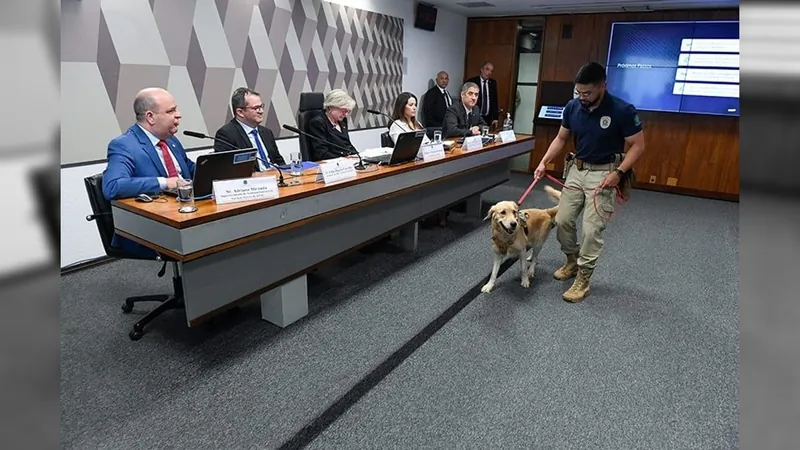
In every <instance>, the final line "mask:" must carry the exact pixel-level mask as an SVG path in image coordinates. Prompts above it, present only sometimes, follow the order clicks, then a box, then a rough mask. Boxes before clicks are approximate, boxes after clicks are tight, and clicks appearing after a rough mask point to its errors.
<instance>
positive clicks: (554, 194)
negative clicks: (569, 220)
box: [544, 186, 561, 203]
mask: <svg viewBox="0 0 800 450" xmlns="http://www.w3.org/2000/svg"><path fill="white" fill-rule="evenodd" d="M544 191H545V192H547V196H548V197H550V200H552V201H553V202H555V203H558V202H560V201H561V191H557V190H555V188H553V187H550V186H545V187H544Z"/></svg>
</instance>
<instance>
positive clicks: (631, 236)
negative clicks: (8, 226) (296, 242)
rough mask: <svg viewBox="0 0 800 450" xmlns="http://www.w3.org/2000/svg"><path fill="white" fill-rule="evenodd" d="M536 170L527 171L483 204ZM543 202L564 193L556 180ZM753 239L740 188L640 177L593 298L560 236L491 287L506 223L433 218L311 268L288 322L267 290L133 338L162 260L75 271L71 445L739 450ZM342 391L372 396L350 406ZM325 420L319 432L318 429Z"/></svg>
mask: <svg viewBox="0 0 800 450" xmlns="http://www.w3.org/2000/svg"><path fill="white" fill-rule="evenodd" d="M529 180H530V179H529V178H528V177H521V176H520V177H518V176H514V177H513V178H512V180H511V181H510V182H509V183H507V184H505V185H502V186H499V187H497V188H495V189H493V190H492V191H489V192H487V193H486V194H485V195H484V202H485V206H488V204H489V203H493V202H494V201H497V200H515V199H517V198H518V197H519V195H520V194H521V193H522V191H523V190H524V188H525V187H527V183H528V181H529ZM526 203H528V204H530V205H537V206H545V205H549V204H550V202H549V200H547V199H546V196H545V195H544V193H543V192H542V191H541V189H536V190H535V191H534V192H533V193H532V194H531V196H530V197H529V199H528V200H527V202H526ZM738 233H739V230H738V204H735V203H727V202H717V201H711V200H705V199H696V198H690V197H681V196H675V195H669V194H660V193H653V192H646V191H635V192H634V197H633V200H632V202H631V203H629V204H627V205H625V206H624V207H623V208H622V209H621V210H620V212H619V213H618V215H617V216H615V217H614V218H613V219H612V224H611V225H610V227H609V229H608V230H607V234H606V237H607V239H606V247H605V250H604V253H603V255H602V259H601V262H600V264H599V266H598V269H597V270H596V272H595V275H594V278H593V285H592V287H593V292H592V295H591V296H590V297H589V298H588V299H587V300H586V301H584V302H583V303H581V304H577V305H572V304H568V303H565V302H563V301H562V300H561V298H560V295H561V293H562V292H563V291H564V290H565V289H567V288H568V287H569V284H568V283H563V282H559V281H556V280H554V279H553V278H552V272H553V271H554V270H555V269H556V268H557V267H558V266H559V265H560V264H561V262H562V258H563V255H562V254H561V253H560V251H559V249H558V243H557V241H556V240H555V235H553V236H552V237H551V239H550V241H549V242H548V244H547V245H546V246H545V248H544V250H543V251H542V253H541V255H540V262H539V264H538V266H537V274H536V277H535V278H534V280H533V283H532V285H531V287H530V288H529V289H527V290H525V289H523V288H522V287H521V286H520V285H519V269H518V265H515V266H513V267H511V268H510V269H509V270H508V271H507V272H505V273H504V274H503V275H502V276H501V277H500V278H499V280H498V284H497V286H496V287H495V290H494V291H493V292H492V293H490V294H488V295H486V294H479V295H478V294H477V288H478V287H479V286H480V284H482V283H483V282H484V281H485V279H486V278H487V276H488V273H489V270H490V268H491V250H490V248H489V245H490V240H489V234H488V227H487V224H486V223H485V222H482V221H481V220H479V219H475V218H469V217H465V216H462V215H460V214H453V215H452V216H451V221H450V224H449V226H448V228H445V229H440V228H433V229H426V230H422V231H421V234H420V248H419V250H418V251H417V252H416V253H403V252H400V251H398V250H395V249H394V247H392V246H391V245H390V244H388V243H387V244H381V245H379V246H377V248H374V249H372V251H369V252H358V253H354V254H352V255H349V256H348V257H346V258H344V259H342V260H340V261H338V262H336V263H334V264H332V265H330V266H328V267H325V268H324V269H322V270H320V271H319V272H317V273H315V274H313V275H311V276H310V277H309V284H310V286H309V297H310V305H309V306H310V314H309V316H308V317H306V318H304V319H303V320H301V321H300V322H297V323H295V324H293V325H292V326H290V327H289V328H286V329H280V328H278V327H275V326H273V325H271V324H269V323H268V322H265V321H262V320H261V319H260V314H259V308H258V305H257V304H253V305H246V306H243V307H241V308H239V309H237V310H234V311H232V312H231V313H229V314H226V315H224V316H221V317H219V318H218V319H216V320H214V321H212V322H211V323H208V324H204V325H203V326H201V327H198V328H192V329H188V328H186V326H185V319H184V318H183V317H182V316H181V314H180V312H178V311H176V312H172V313H167V314H166V315H164V316H162V317H161V318H159V319H157V320H156V321H155V322H153V324H151V325H150V327H149V328H148V331H147V334H146V335H145V337H144V338H143V339H142V340H141V341H138V342H132V341H130V340H129V339H128V336H127V333H128V331H129V329H130V326H131V325H132V323H133V321H134V320H135V315H136V314H139V313H142V312H143V311H137V310H135V311H134V313H133V314H131V315H125V314H122V313H121V311H120V305H121V303H122V299H123V298H124V297H126V296H129V295H139V294H146V293H158V292H162V291H167V290H168V289H169V284H170V281H169V279H168V277H165V278H164V279H158V278H155V272H156V271H157V270H158V266H157V265H155V264H152V263H143V262H131V261H119V262H114V263H110V264H107V265H103V266H99V267H95V268H92V269H89V270H86V271H82V272H78V273H75V274H71V275H67V276H65V277H63V278H62V289H61V327H62V330H61V331H62V335H61V357H62V359H61V361H62V363H61V408H62V414H61V427H62V431H61V443H62V448H75V449H84V448H115V449H119V448H124V449H131V448H165V447H169V448H192V449H199V448H215V447H216V446H222V447H224V448H277V447H280V446H281V445H282V444H283V443H285V442H287V441H289V440H291V439H293V438H297V436H298V433H299V435H300V436H308V435H312V437H316V439H313V441H312V442H311V443H310V447H312V448H423V447H436V448H715V449H719V448H736V447H738V442H739V441H738V416H737V410H738V398H739V392H738V381H739V376H738V373H739V372H738V358H739V344H738V296H739V293H738ZM458 302H461V303H462V304H464V305H466V306H465V307H464V309H463V310H461V311H460V312H458V313H457V314H455V316H454V317H453V318H452V320H449V321H446V323H445V322H442V320H441V317H440V316H441V315H442V314H443V313H446V311H449V309H448V308H451V307H452V306H453V305H454V304H456V303H458ZM437 320H438V321H439V322H442V323H440V325H441V326H442V327H441V329H439V330H438V331H437V332H436V333H435V334H433V335H432V337H430V339H429V340H427V341H426V342H423V343H421V344H420V345H419V346H418V348H416V347H414V351H413V352H410V355H406V356H408V357H407V359H404V360H402V359H401V360H400V361H398V363H397V364H398V365H397V367H396V368H393V370H391V371H388V372H387V373H384V374H382V376H385V378H381V380H380V382H377V383H376V384H375V386H374V388H372V389H367V390H366V391H365V392H361V394H363V395H357V396H353V395H352V394H353V392H354V390H358V389H363V380H365V379H366V378H369V377H370V376H374V374H375V371H376V368H379V367H383V366H384V365H385V363H386V361H387V360H392V359H395V360H397V358H398V356H397V355H396V354H395V352H396V351H398V349H401V348H404V346H407V344H408V343H409V342H412V341H413V340H415V339H417V340H419V333H420V332H424V330H426V329H429V328H430V324H431V323H435V322H436V321H437ZM426 327H428V328H426ZM404 357H405V356H404ZM359 386H361V388H359ZM348 395H350V397H347V396H348ZM343 396H345V397H346V398H354V399H355V401H354V402H353V404H352V405H351V404H347V405H346V407H344V408H341V405H342V402H341V401H340V400H341V399H342V397H343ZM332 405H334V406H336V405H339V407H338V409H336V408H334V409H336V411H333V412H332V411H331V410H330V409H329V408H331V407H332ZM340 415H341V416H340ZM320 417H327V418H328V419H330V420H329V423H330V426H328V427H327V428H324V429H321V430H316V431H318V432H319V435H318V436H317V435H316V432H315V431H309V430H308V429H305V430H304V428H305V427H307V426H309V424H313V423H319V418H320ZM315 420H317V422H315ZM298 441H299V442H302V441H303V439H298V440H295V441H294V442H298Z"/></svg>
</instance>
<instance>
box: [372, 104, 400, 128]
mask: <svg viewBox="0 0 800 450" xmlns="http://www.w3.org/2000/svg"><path fill="white" fill-rule="evenodd" d="M367 112H368V113H370V114H375V115H378V116H383V117H386V118H387V119H389V124H388V125H386V128H391V127H392V124H393V123H394V119H392V116H390V115H388V114H386V113H383V112H380V111H378V110H377V109H368V110H367Z"/></svg>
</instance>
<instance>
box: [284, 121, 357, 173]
mask: <svg viewBox="0 0 800 450" xmlns="http://www.w3.org/2000/svg"><path fill="white" fill-rule="evenodd" d="M283 128H284V129H286V130H289V131H291V132H292V133H297V134H302V135H303V136H308V137H310V138H311V139H314V140H315V141H319V142H322V143H323V144H326V145H330V146H331V147H334V148H337V149H340V150H342V152H341V153H339V154H340V155H342V156H345V157H346V156H347V154H348V153H350V152H351V151H352V152H355V154H356V156H358V164H354V165H353V167H355V168H356V170H366V168H367V166H365V165H364V161H362V160H361V154H360V153H359V152H358V150H356V149H355V147H353V148H345V147H342V146H341V145H336V144H334V143H333V142H328V141H326V140H325V139H322V138H318V137H316V136H314V135H313V134H309V133H306V132H305V131H301V130H300V129H298V128H295V127H293V126H291V125H286V124H283Z"/></svg>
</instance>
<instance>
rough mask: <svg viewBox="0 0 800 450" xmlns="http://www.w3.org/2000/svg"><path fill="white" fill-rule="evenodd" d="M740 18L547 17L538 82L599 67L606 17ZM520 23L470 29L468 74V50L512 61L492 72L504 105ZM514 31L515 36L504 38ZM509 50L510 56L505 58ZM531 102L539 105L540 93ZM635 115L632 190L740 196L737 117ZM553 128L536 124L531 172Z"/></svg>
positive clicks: (691, 14)
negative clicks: (641, 135) (638, 137)
mask: <svg viewBox="0 0 800 450" xmlns="http://www.w3.org/2000/svg"><path fill="white" fill-rule="evenodd" d="M738 18H739V10H738V9H726V10H694V11H692V10H688V11H664V12H650V13H614V14H576V15H554V16H547V17H546V22H545V30H544V41H543V43H542V44H543V45H542V59H541V61H542V62H541V68H540V73H539V80H540V82H541V81H572V80H573V79H574V77H575V73H576V72H577V71H578V69H579V68H580V67H581V65H583V64H585V63H586V62H588V61H597V62H600V63H601V64H605V60H606V55H607V52H608V41H609V37H610V34H611V23H612V22H618V21H619V22H621V21H668V20H725V19H738ZM518 20H519V18H501V19H472V20H470V22H469V26H468V34H467V36H468V37H467V58H466V59H467V65H466V66H465V68H466V69H467V70H466V72H465V73H466V74H469V73H473V72H475V73H476V72H477V68H476V67H474V66H475V64H477V65H479V64H480V62H472V61H474V59H475V58H476V57H477V56H473V55H472V53H473V51H475V53H478V54H480V55H481V56H483V55H490V56H491V58H490V59H491V60H495V59H497V60H500V57H502V58H504V59H503V61H505V58H509V59H510V60H511V61H513V63H512V64H511V65H510V67H509V65H508V64H506V65H505V66H504V67H502V68H501V67H499V66H498V64H495V71H494V76H495V77H496V78H497V79H498V86H502V87H503V90H504V91H507V92H508V94H507V95H508V98H506V99H505V104H506V105H509V104H512V103H511V99H513V86H514V85H515V84H516V70H517V68H516V59H517V58H516V51H517V50H516V33H517V27H516V23H517V21H518ZM564 25H571V26H572V37H571V38H570V39H562V37H561V35H562V34H561V32H562V29H563V27H564ZM512 33H513V36H510V35H511V34H512ZM501 39H502V41H501ZM490 41H491V42H492V43H491V44H490ZM490 46H493V47H492V48H493V51H492V52H489V51H488V50H489V47H490ZM509 49H512V50H509ZM509 51H510V52H511V56H510V57H509V56H507V54H508V52H509ZM478 59H480V58H478ZM470 64H472V65H470ZM506 70H508V71H509V74H508V75H505V76H506V77H507V78H508V81H505V80H503V81H502V82H501V80H500V78H499V77H500V76H501V73H502V72H503V71H506ZM505 83H508V84H507V85H506V84H505ZM505 86H508V87H507V88H505ZM500 97H502V95H500ZM520 107H524V105H520ZM536 107H537V108H538V98H537V105H536ZM504 109H506V108H504ZM640 116H641V118H642V121H643V122H644V130H645V131H644V132H645V136H646V147H647V148H646V150H645V154H644V155H643V156H642V157H641V158H640V159H639V161H638V162H637V163H636V165H635V167H634V168H635V170H636V173H637V175H638V181H639V182H638V183H637V186H636V187H638V188H644V189H654V190H661V191H667V192H676V193H684V194H690V195H699V196H704V197H711V198H724V199H731V200H735V199H738V197H739V119H738V118H733V117H718V116H703V115H688V114H686V115H684V114H674V113H655V112H646V111H644V112H641V113H640ZM557 133H558V125H537V126H536V127H535V131H534V134H535V135H536V143H535V146H534V149H533V151H532V153H531V158H530V164H531V167H530V170H531V171H533V169H534V168H535V167H536V165H538V163H539V160H541V158H542V156H543V155H544V153H545V152H546V151H547V147H548V146H549V145H550V142H552V140H553V138H554V137H555V135H556V134H557ZM569 150H570V151H571V150H572V144H569ZM563 166H564V161H563V159H559V160H558V161H556V162H554V163H553V164H551V166H550V167H548V169H549V170H551V171H552V173H553V174H554V175H557V176H559V177H560V176H561V174H562V171H563ZM651 178H653V179H654V182H653V183H651V182H650V181H651Z"/></svg>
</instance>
